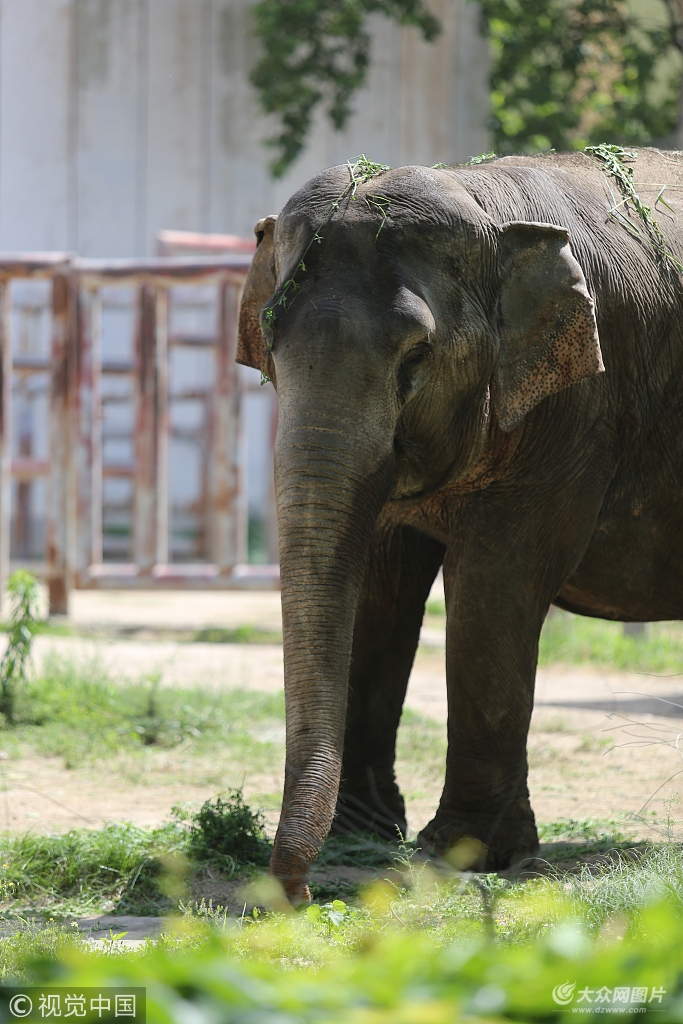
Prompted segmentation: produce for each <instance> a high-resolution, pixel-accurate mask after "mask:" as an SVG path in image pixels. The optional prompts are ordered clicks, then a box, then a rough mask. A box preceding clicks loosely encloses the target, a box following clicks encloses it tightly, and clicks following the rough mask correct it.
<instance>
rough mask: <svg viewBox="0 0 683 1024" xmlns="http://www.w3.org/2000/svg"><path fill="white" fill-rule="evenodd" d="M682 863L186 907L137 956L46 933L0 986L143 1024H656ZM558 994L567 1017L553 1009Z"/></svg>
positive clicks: (418, 875)
mask: <svg viewBox="0 0 683 1024" xmlns="http://www.w3.org/2000/svg"><path fill="white" fill-rule="evenodd" d="M681 863H682V858H681V848H680V846H679V845H676V844H667V845H665V846H663V847H662V848H660V849H658V850H654V851H651V852H650V853H649V854H648V855H646V856H644V857H640V858H629V857H626V856H624V857H622V858H621V860H620V861H618V862H616V863H615V862H611V863H607V862H606V863H605V864H604V865H603V866H602V867H601V868H600V869H599V870H598V871H597V872H596V871H588V870H586V871H585V872H584V873H582V874H579V875H576V876H564V877H560V878H545V879H536V880H531V881H528V882H508V881H506V880H504V879H498V878H496V877H495V876H489V877H479V878H472V877H471V876H453V877H452V878H448V879H445V880H444V879H439V878H438V877H437V876H436V875H435V874H434V872H433V871H432V870H431V869H430V866H429V865H414V866H413V867H412V868H411V869H410V870H409V872H408V874H407V875H406V877H405V880H404V884H392V883H387V882H384V883H379V884H377V885H375V887H374V888H372V889H371V890H370V891H369V892H368V893H367V894H366V897H365V899H364V901H363V902H362V904H361V905H360V906H357V907H352V906H349V905H348V904H347V903H346V902H345V901H342V900H330V901H327V902H325V903H324V904H321V903H318V904H317V905H314V906H312V907H309V908H304V909H302V910H301V911H299V912H298V913H294V914H290V915H285V914H283V913H267V914H263V913H258V912H256V911H253V912H245V913H243V914H241V915H239V917H237V918H236V917H231V916H230V915H229V914H226V913H225V912H224V910H223V908H221V907H214V906H213V905H212V904H211V903H208V904H207V903H206V902H205V901H202V902H201V903H199V904H194V905H193V906H186V907H185V908H184V915H183V917H182V918H181V919H180V921H179V923H178V926H177V929H176V931H175V933H174V934H171V935H169V936H167V937H165V938H162V939H161V940H159V941H157V942H149V943H148V944H147V945H146V947H145V948H143V949H142V950H141V951H140V950H135V951H131V950H122V949H117V948H116V946H115V944H114V943H113V942H105V943H104V944H103V945H102V947H100V949H99V950H97V951H94V950H92V949H91V948H89V947H87V946H86V944H85V943H84V942H82V941H81V942H80V943H79V942H78V940H77V939H76V938H75V937H74V935H73V934H69V929H66V928H65V929H61V930H60V929H59V928H57V927H56V926H55V925H54V924H51V925H49V927H48V928H47V929H45V931H44V932H43V933H42V935H41V933H37V932H35V931H32V932H29V931H27V930H24V931H22V932H20V933H19V934H18V935H16V936H13V937H11V938H6V939H5V940H4V941H3V942H2V943H0V974H1V975H2V976H3V978H4V980H5V982H7V981H9V980H10V979H12V980H16V981H19V980H21V981H24V982H26V981H29V982H33V983H49V982H53V983H56V984H59V985H62V986H66V987H67V988H69V989H72V988H76V989H78V988H80V987H83V986H104V985H131V986H136V985H140V986H145V987H146V989H147V998H148V1004H147V1012H148V1016H149V1019H151V1020H168V1021H174V1020H180V1019H183V1020H185V1019H188V1018H189V1016H190V1015H192V1019H193V1020H194V1019H195V1018H196V1019H197V1020H198V1021H203V1020H226V1021H232V1022H234V1024H247V1022H248V1021H256V1020H259V1021H260V1020H275V1019H277V1020H278V1021H280V1020H281V1021H283V1024H284V1022H288V1024H289V1022H292V1024H293V1022H294V1021H296V1022H297V1024H327V1022H329V1024H342V1022H347V1021H348V1022H351V1021H354V1022H358V1024H363V1022H370V1021H372V1022H373V1024H400V1022H405V1024H413V1022H417V1021H423V1022H425V1024H427V1022H429V1024H451V1022H453V1021H457V1020H463V1019H484V1020H515V1021H539V1022H547V1021H552V1022H554V1021H558V1022H559V1021H562V1020H567V1019H569V1018H570V1015H571V1014H572V1008H573V1007H575V1006H579V1005H580V1004H579V1003H578V996H579V993H580V992H581V991H582V990H586V991H588V992H589V993H592V997H593V1000H594V997H595V993H596V992H597V991H598V990H603V992H604V991H607V993H608V997H607V999H605V998H603V1001H602V1004H599V1005H602V1006H605V1005H610V1006H611V1005H615V1008H617V1007H618V1006H619V1005H621V1004H619V1001H618V1000H616V1001H615V1000H614V998H613V995H614V993H615V989H617V988H619V987H622V988H623V987H627V988H628V990H629V996H630V994H631V993H632V991H633V989H634V988H635V989H636V990H642V989H645V990H646V994H645V997H644V998H645V1003H643V1002H642V998H643V997H642V994H641V995H640V996H636V997H635V1000H636V1001H634V1002H631V1004H630V1005H631V1006H633V1007H638V1006H643V1005H644V1006H646V1008H647V1012H646V1013H645V1014H643V1016H649V1014H650V1013H651V1012H652V1011H653V1006H654V1010H655V1011H656V1017H657V1019H658V1020H660V1021H661V1022H662V1024H665V1022H667V1021H677V1020H680V1019H681V1009H682V1006H683V1003H682V1001H683V975H682V974H681V948H683V912H682V911H683V870H682V868H681ZM559 986H565V989H564V990H563V991H562V992H561V993H560V994H561V995H564V994H565V992H566V991H568V993H569V995H568V997H567V998H568V1002H567V1003H566V1004H565V1005H562V1003H561V1002H558V1001H557V1000H556V999H554V998H553V991H555V992H557V991H558V987H559ZM653 991H654V993H659V994H660V997H661V999H662V1002H661V1003H660V1002H659V1001H658V998H657V996H656V995H655V996H654V997H653ZM638 998H640V999H641V1002H638V1001H637V1000H638ZM188 1004H189V1005H188ZM625 1010H626V1012H628V1006H626V1007H625ZM654 1015H655V1014H654V1013H653V1016H654ZM589 1016H590V1014H589Z"/></svg>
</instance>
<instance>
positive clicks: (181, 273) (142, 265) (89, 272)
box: [74, 256, 251, 288]
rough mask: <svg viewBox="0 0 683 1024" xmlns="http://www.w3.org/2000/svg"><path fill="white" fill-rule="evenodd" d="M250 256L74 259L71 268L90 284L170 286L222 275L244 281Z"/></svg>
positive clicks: (217, 278) (214, 280)
mask: <svg viewBox="0 0 683 1024" xmlns="http://www.w3.org/2000/svg"><path fill="white" fill-rule="evenodd" d="M250 263H251V257H248V256H215V257H211V256H209V257H204V258H202V259H183V258H177V259H173V258H161V257H158V258H150V259H138V260H76V262H75V263H74V269H75V271H76V272H77V273H78V275H79V276H80V278H81V281H82V282H83V283H87V284H90V285H99V286H102V285H113V284H119V285H121V284H137V285H145V284H146V285H150V286H157V287H161V286H163V287H167V288H169V287H172V286H173V285H177V284H179V283H180V284H212V283H217V282H218V281H220V280H222V279H232V280H234V281H235V283H237V284H238V285H241V284H243V283H244V281H245V279H246V276H247V271H248V270H249V264H250Z"/></svg>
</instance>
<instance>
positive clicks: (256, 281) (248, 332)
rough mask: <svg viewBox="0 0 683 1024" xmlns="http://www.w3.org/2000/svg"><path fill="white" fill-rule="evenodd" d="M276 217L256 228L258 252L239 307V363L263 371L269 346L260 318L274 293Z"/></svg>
mask: <svg viewBox="0 0 683 1024" xmlns="http://www.w3.org/2000/svg"><path fill="white" fill-rule="evenodd" d="M276 220H277V218H276V217H273V216H270V217H263V219H262V220H260V221H258V222H257V224H256V227H255V228H254V234H255V235H256V252H255V253H254V258H253V260H252V261H251V266H250V267H249V273H248V274H247V280H246V281H245V284H244V290H243V291H242V302H241V304H240V325H239V334H238V336H237V356H236V358H237V362H238V363H242V364H243V365H244V366H253V367H255V369H257V370H263V364H264V362H265V359H266V346H265V343H264V341H263V335H262V334H261V324H260V320H259V317H260V315H261V310H262V309H263V307H264V306H265V304H266V302H267V301H268V299H269V298H270V296H271V295H272V294H273V292H274V291H275V272H274V270H273V233H274V231H275V221H276Z"/></svg>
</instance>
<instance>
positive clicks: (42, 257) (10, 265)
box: [0, 252, 73, 280]
mask: <svg viewBox="0 0 683 1024" xmlns="http://www.w3.org/2000/svg"><path fill="white" fill-rule="evenodd" d="M72 258H73V256H72V254H71V253H68V252H0V278H4V279H5V280H7V279H9V278H12V277H52V275H53V274H55V273H57V272H58V271H62V272H65V271H67V270H68V269H69V265H70V264H71V261H72Z"/></svg>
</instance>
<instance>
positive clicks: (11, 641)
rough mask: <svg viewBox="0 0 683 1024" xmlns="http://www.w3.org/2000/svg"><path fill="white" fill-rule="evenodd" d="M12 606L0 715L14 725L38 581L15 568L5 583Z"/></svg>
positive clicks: (1, 667) (1, 668)
mask: <svg viewBox="0 0 683 1024" xmlns="http://www.w3.org/2000/svg"><path fill="white" fill-rule="evenodd" d="M7 592H8V594H9V595H10V598H11V599H12V601H13V604H14V607H13V609H12V613H11V616H10V623H9V629H8V633H9V636H8V639H7V649H6V651H5V653H4V655H3V659H2V661H1V662H0V715H2V716H3V718H4V721H5V723H6V724H7V725H14V723H15V715H16V700H17V694H18V692H19V689H20V688H21V687H22V686H23V685H24V683H25V682H26V674H27V668H28V663H29V659H30V657H31V644H32V643H33V633H34V631H35V624H36V618H37V605H38V583H37V582H36V578H35V576H32V575H31V573H30V572H26V570H25V569H18V570H17V571H16V572H15V573H13V574H12V575H11V576H10V578H9V581H8V583H7Z"/></svg>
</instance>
